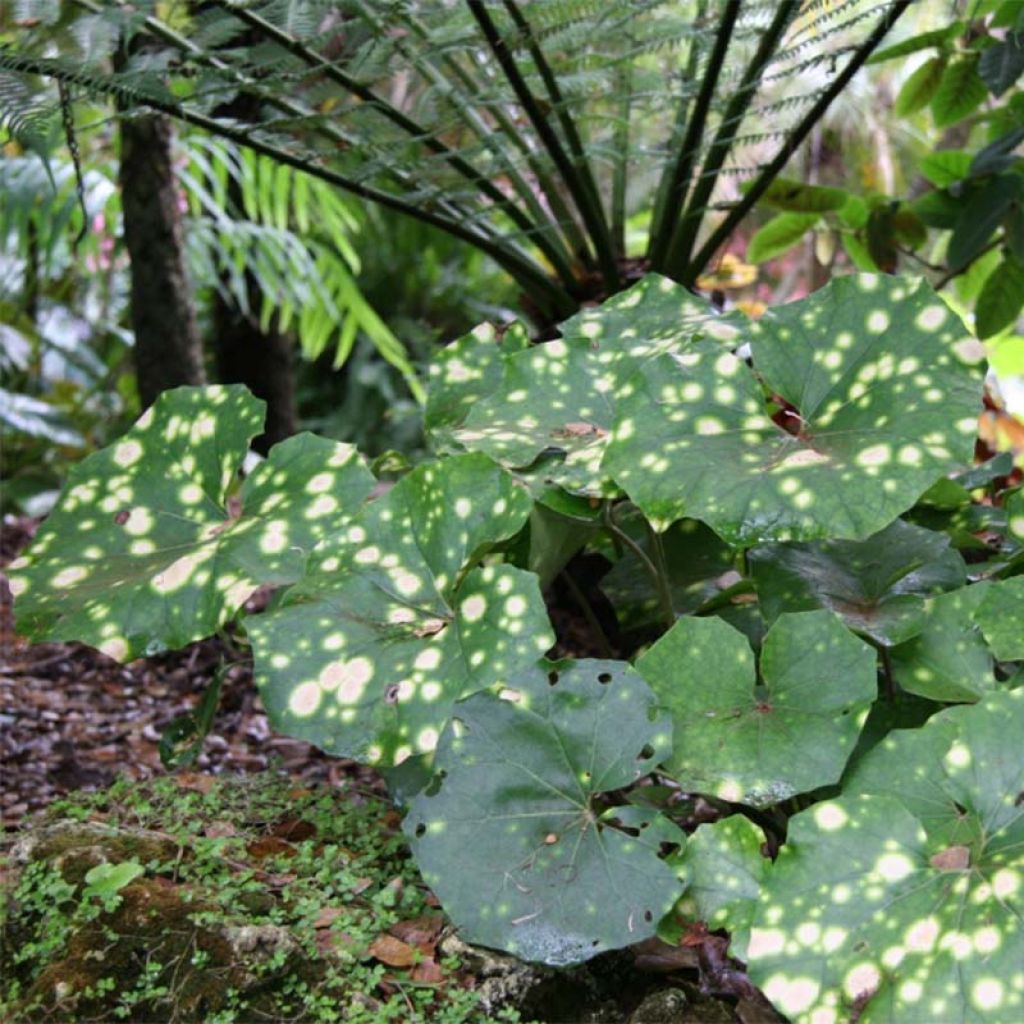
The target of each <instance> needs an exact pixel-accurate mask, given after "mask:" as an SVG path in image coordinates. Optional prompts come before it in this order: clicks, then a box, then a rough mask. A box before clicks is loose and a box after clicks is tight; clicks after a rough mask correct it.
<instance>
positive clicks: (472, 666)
mask: <svg viewBox="0 0 1024 1024" xmlns="http://www.w3.org/2000/svg"><path fill="white" fill-rule="evenodd" d="M530 504H531V503H530V499H529V497H528V495H527V494H526V492H525V491H524V490H523V489H522V487H520V486H518V485H517V484H515V483H514V482H513V480H512V478H511V477H510V476H509V475H508V474H507V473H505V472H504V471H503V470H501V469H500V468H499V467H498V466H496V465H495V464H494V463H493V462H492V461H491V460H490V459H488V458H486V457H485V456H483V455H477V454H470V455H458V456H453V457H451V458H448V459H446V460H445V461H443V462H441V463H428V464H426V465H423V466H420V467H419V468H417V469H415V470H413V471H412V472H411V473H409V474H408V475H407V476H405V477H403V478H402V479H401V480H400V481H399V482H398V483H397V484H396V485H395V486H394V487H393V488H392V489H391V490H390V491H389V492H387V494H385V495H383V496H382V497H380V498H378V499H377V500H376V501H373V502H370V503H369V504H368V505H367V506H366V507H365V508H364V509H363V510H362V512H361V513H360V514H359V515H358V516H356V518H355V519H354V520H353V521H352V522H351V524H350V525H349V526H348V527H347V528H345V529H343V530H341V531H340V532H339V533H337V534H335V535H333V536H332V537H330V538H328V539H327V540H326V541H325V542H324V543H323V544H321V545H320V546H319V547H318V548H317V549H316V551H315V552H314V554H313V556H312V557H311V559H310V561H309V566H308V570H307V573H306V575H305V576H304V577H303V578H302V579H301V580H300V581H299V582H298V583H297V584H296V586H295V587H293V588H292V590H291V591H289V593H288V594H287V595H286V597H285V599H284V600H283V602H282V603H281V606H280V607H278V608H277V609H275V610H274V611H272V612H270V613H268V614H265V615H261V616H258V617H256V618H254V619H253V620H251V621H250V622H249V623H248V631H249V636H250V638H251V640H252V643H253V653H254V657H255V662H256V678H257V682H258V684H259V686H260V690H261V694H262V697H263V702H264V704H265V705H266V707H267V710H268V713H269V714H270V717H271V719H272V721H273V722H274V724H275V726H276V727H277V728H279V729H281V730H282V731H283V732H287V733H288V734H289V735H292V736H297V737H300V738H301V739H305V740H307V741H309V742H311V743H315V744H316V745H317V746H319V747H321V748H322V749H324V750H326V751H328V752H330V753H333V754H340V755H344V756H348V757H355V758H361V759H364V760H368V761H371V762H373V763H378V764H400V763H401V762H402V761H404V760H405V759H406V758H408V757H410V756H412V755H414V754H422V753H427V752H430V751H432V750H433V749H434V747H435V746H436V744H437V740H438V736H439V735H440V732H441V730H442V729H443V728H444V725H445V723H446V722H447V720H448V716H449V714H450V711H451V706H452V703H453V702H454V701H455V700H457V699H458V698H459V697H462V696H464V695H466V694H469V693H472V692H473V691H474V690H479V689H482V688H484V687H487V686H490V685H492V684H493V683H496V682H499V681H501V680H503V679H505V678H507V677H508V675H509V674H510V673H513V672H515V671H518V670H520V669H521V668H523V667H524V666H527V665H532V664H534V663H535V662H536V661H537V659H538V658H540V657H541V656H542V655H543V654H544V652H545V651H547V650H548V648H549V647H551V645H552V644H553V643H554V636H553V634H552V633H551V627H550V624H549V622H548V618H547V611H546V609H545V606H544V602H543V600H542V598H541V594H540V587H539V586H538V582H537V577H536V576H534V575H533V574H532V573H529V572H525V571H523V570H520V569H515V568H513V567H511V566H508V565H491V566H483V567H476V563H477V562H479V560H480V558H481V557H482V555H483V554H485V553H486V551H487V550H488V549H489V548H490V547H492V546H493V545H494V544H495V543H497V542H498V541H501V540H504V539H506V538H508V537H511V536H512V535H514V534H515V533H516V532H517V531H518V530H519V529H520V528H521V527H522V526H523V524H524V522H525V521H526V519H527V517H528V515H529V512H530Z"/></svg>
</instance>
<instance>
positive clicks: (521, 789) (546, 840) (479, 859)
mask: <svg viewBox="0 0 1024 1024" xmlns="http://www.w3.org/2000/svg"><path fill="white" fill-rule="evenodd" d="M671 743H672V740H671V723H670V722H669V721H668V719H667V718H666V717H665V716H663V715H661V714H659V713H658V711H657V709H656V704H655V699H654V695H653V694H652V693H651V692H650V690H649V689H648V688H647V685H646V684H645V683H644V681H643V680H642V679H641V678H640V677H639V676H638V675H637V674H636V673H635V672H634V671H633V670H632V669H631V668H630V667H629V666H628V665H626V664H625V663H623V662H611V661H579V662H567V663H563V664H558V665H551V666H550V668H544V667H543V666H542V667H540V668H537V669H534V670H533V671H532V672H529V673H524V674H521V675H513V676H510V677H509V678H508V680H507V683H506V689H505V690H503V691H502V693H501V694H495V693H491V692H488V693H479V694H476V695H475V696H472V697H470V698H468V699H467V700H464V701H461V702H460V703H459V704H458V705H456V707H455V709H454V720H453V723H452V726H451V727H449V729H448V730H447V731H446V733H445V735H444V737H443V738H442V740H441V744H440V746H439V747H438V751H437V757H436V762H435V764H436V768H437V770H438V773H439V778H438V784H437V785H436V788H435V787H430V788H428V789H427V790H426V791H425V792H424V793H422V794H420V795H419V796H417V797H416V799H415V800H413V802H412V806H411V807H410V809H409V814H408V816H407V818H406V821H405V826H404V827H405V831H406V834H407V835H408V837H409V840H410V842H411V844H412V848H413V853H414V854H415V857H416V860H417V863H418V864H419V866H420V869H421V871H422V872H423V877H424V879H425V880H426V881H427V883H428V884H429V885H430V886H431V888H432V889H433V890H434V892H435V893H436V894H437V895H438V897H439V898H440V900H441V902H442V904H443V905H444V908H445V911H446V912H447V913H448V914H449V915H450V916H451V918H452V919H453V920H454V921H455V923H456V925H457V926H458V928H459V931H460V934H461V935H462V936H463V938H465V939H466V940H467V941H469V942H474V943H479V944H481V945H485V946H491V947H496V948H499V949H504V950H507V951H508V952H510V953H514V954H515V955H516V956H517V957H520V958H521V959H524V960H537V961H543V962H544V963H549V964H556V965H559V964H568V963H575V962H578V961H581V960H586V959H589V958H590V957H592V956H596V955H597V954H598V953H601V952H604V951H605V950H608V949H615V948H618V947H620V946H624V945H626V944H628V943H631V942H638V941H640V940H642V939H645V938H648V937H649V936H651V935H653V934H654V932H655V930H656V928H657V924H658V921H659V920H660V919H661V917H662V916H663V915H664V914H665V913H666V912H667V911H668V910H669V909H670V907H671V906H672V904H673V902H674V901H675V899H676V897H677V896H678V894H679V888H680V884H679V880H678V877H677V873H676V871H675V870H674V869H673V868H672V867H671V866H670V865H669V864H667V863H666V862H665V861H664V860H662V859H661V858H660V857H659V848H660V845H661V844H662V843H666V842H667V843H672V844H681V843H682V842H683V841H684V838H685V837H684V834H683V833H682V832H681V831H680V830H679V829H677V828H676V827H675V826H674V825H672V824H671V823H670V822H668V821H667V819H665V818H662V817H661V816H659V815H657V814H656V812H655V811H653V810H646V809H643V808H636V807H633V808H625V809H624V808H619V807H615V808H612V809H611V810H610V811H609V812H608V813H607V814H605V815H604V816H603V817H602V813H601V811H600V809H599V808H598V807H597V805H596V804H595V797H597V796H598V795H599V794H601V793H606V792H608V791H610V790H615V789H619V788H621V787H624V786H628V785H630V784H632V783H634V782H636V781H637V779H639V778H640V777H641V776H643V775H645V774H647V773H648V772H650V771H651V769H652V768H654V766H655V765H656V764H658V763H659V762H660V761H661V760H662V759H663V758H664V757H665V756H666V755H667V754H668V752H669V751H670V749H671ZM635 812H639V819H638V818H637V816H636V813H635ZM623 814H628V815H629V821H628V823H626V824H628V825H629V826H630V831H634V832H635V833H636V834H634V835H630V834H627V833H626V832H625V831H620V830H619V829H618V828H616V827H614V825H613V824H612V819H613V818H616V817H618V818H619V819H620V820H621V817H622V815H623Z"/></svg>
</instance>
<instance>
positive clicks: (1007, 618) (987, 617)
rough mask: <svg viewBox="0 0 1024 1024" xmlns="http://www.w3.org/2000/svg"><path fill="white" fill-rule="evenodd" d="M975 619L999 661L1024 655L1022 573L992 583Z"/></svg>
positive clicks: (977, 609)
mask: <svg viewBox="0 0 1024 1024" xmlns="http://www.w3.org/2000/svg"><path fill="white" fill-rule="evenodd" d="M974 621H975V622H976V623H977V624H978V626H979V627H980V628H981V632H982V633H983V634H984V636H985V640H986V641H987V642H988V645H989V647H990V648H991V649H992V653H993V654H994V655H995V656H996V657H997V658H998V659H999V660H1000V661H1020V660H1022V659H1024V576H1014V577H1013V578H1012V579H1008V580H1000V581H999V582H998V583H993V584H991V585H990V586H989V588H988V591H987V592H986V593H985V595H984V597H983V599H982V601H981V603H980V604H978V605H977V607H976V609H975V612H974Z"/></svg>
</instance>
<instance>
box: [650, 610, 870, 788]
mask: <svg viewBox="0 0 1024 1024" xmlns="http://www.w3.org/2000/svg"><path fill="white" fill-rule="evenodd" d="M875 660H876V659H875V653H874V651H873V650H872V649H871V648H870V647H869V646H868V645H867V644H866V643H864V641H862V640H859V639H858V638H857V637H855V636H854V635H853V634H852V633H850V632H849V630H847V629H846V628H845V627H844V626H843V625H842V623H841V622H840V621H839V619H837V618H836V617H835V616H834V615H832V614H831V613H830V612H825V611H813V612H799V613H796V614H787V615H782V616H780V617H779V619H778V620H777V621H776V622H775V624H774V625H773V626H772V628H771V629H770V630H769V631H768V634H767V635H766V636H765V639H764V644H763V646H762V649H761V666H760V667H761V672H760V675H761V678H762V679H763V683H759V682H758V675H757V673H756V672H755V669H754V655H753V652H752V651H751V649H750V645H749V644H748V642H747V639H746V637H744V636H743V635H742V634H741V633H740V632H739V631H738V630H736V629H734V628H733V627H732V626H730V625H729V624H728V623H726V622H723V621H722V620H721V619H717V618H708V619H704V618H683V619H680V620H679V621H678V622H677V623H676V624H675V626H673V627H672V629H670V630H669V631H668V632H667V633H666V634H665V635H664V636H663V637H661V639H660V640H658V642H657V643H655V644H654V646H653V647H651V649H650V650H649V651H647V653H646V654H644V655H643V656H642V657H641V658H639V660H638V661H637V663H636V667H637V671H638V672H639V673H640V674H641V675H642V676H643V677H644V679H646V680H647V682H648V683H649V684H650V686H651V689H653V690H654V692H655V693H656V694H657V695H658V697H659V698H660V700H661V702H662V704H663V705H664V706H665V707H666V708H667V709H668V710H669V711H670V712H671V714H672V720H673V723H674V735H675V744H674V747H673V751H672V756H671V758H669V759H668V761H667V762H666V766H667V768H668V770H669V772H670V773H671V774H672V775H673V777H674V778H675V779H676V781H677V782H678V783H679V784H680V786H682V788H683V789H684V790H687V791H689V792H695V793H708V794H711V795H714V796H717V797H720V798H721V799H723V800H730V801H733V802H736V803H745V804H750V805H752V806H755V807H761V806H768V805H770V804H775V803H779V802H780V801H782V800H786V799H788V798H789V797H791V796H794V795H795V794H797V793H803V792H807V791H809V790H813V789H817V788H819V787H820V786H827V785H830V784H832V783H834V782H837V781H838V780H839V777H840V775H841V774H842V771H843V768H844V766H845V764H846V760H847V758H848V757H849V755H850V753H851V752H852V750H853V746H854V744H855V743H856V741H857V737H858V736H859V735H860V730H861V725H862V724H863V718H864V716H865V715H866V713H867V709H868V706H869V705H870V703H871V701H872V699H873V698H874V697H875V695H876V694H877V683H876V679H875Z"/></svg>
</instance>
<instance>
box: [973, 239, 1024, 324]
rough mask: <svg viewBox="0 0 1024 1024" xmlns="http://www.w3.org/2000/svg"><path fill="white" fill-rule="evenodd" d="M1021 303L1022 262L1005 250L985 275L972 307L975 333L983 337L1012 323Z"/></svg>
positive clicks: (1023, 300)
mask: <svg viewBox="0 0 1024 1024" xmlns="http://www.w3.org/2000/svg"><path fill="white" fill-rule="evenodd" d="M1021 306H1024V265H1022V264H1021V262H1020V261H1019V260H1018V259H1017V257H1016V256H1014V255H1012V254H1011V253H1009V252H1007V253H1005V254H1004V255H1003V258H1002V261H1001V262H1000V264H999V266H998V267H996V269H995V270H993V271H992V273H991V274H989V276H988V277H987V278H986V279H985V284H984V285H983V287H982V289H981V294H980V295H979V296H978V304H977V306H976V307H975V310H974V322H975V326H976V328H977V331H978V337H979V338H981V339H982V340H983V341H984V340H985V339H986V338H991V337H992V336H993V335H994V334H998V333H999V332H1000V331H1002V330H1005V329H1006V328H1007V327H1010V326H1011V325H1013V324H1016V322H1017V318H1018V317H1019V316H1020V310H1021Z"/></svg>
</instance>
